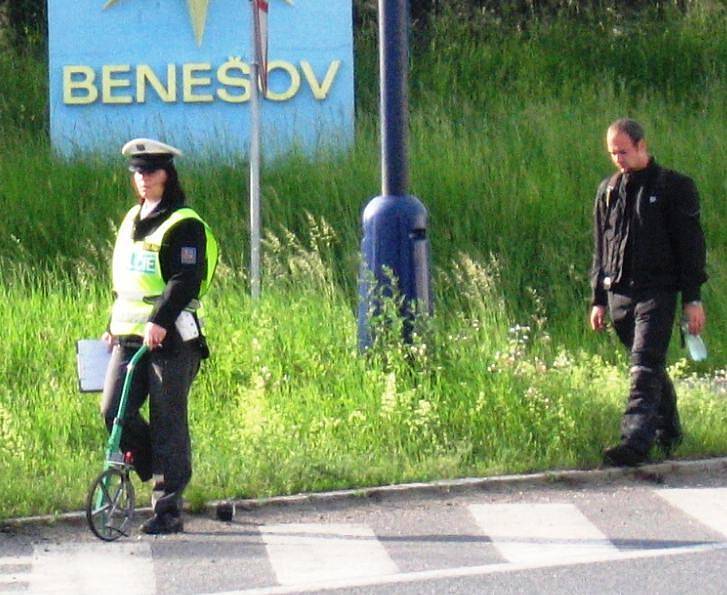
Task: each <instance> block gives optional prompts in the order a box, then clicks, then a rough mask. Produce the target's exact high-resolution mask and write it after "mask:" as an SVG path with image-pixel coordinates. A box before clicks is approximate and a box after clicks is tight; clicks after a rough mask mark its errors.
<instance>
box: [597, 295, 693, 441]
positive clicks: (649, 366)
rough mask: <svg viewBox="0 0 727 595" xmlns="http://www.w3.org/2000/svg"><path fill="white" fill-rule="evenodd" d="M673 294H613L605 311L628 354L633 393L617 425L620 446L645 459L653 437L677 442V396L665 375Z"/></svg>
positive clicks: (679, 433)
mask: <svg viewBox="0 0 727 595" xmlns="http://www.w3.org/2000/svg"><path fill="white" fill-rule="evenodd" d="M676 302H677V294H676V292H675V291H667V290H648V291H644V290H642V291H620V290H616V291H611V292H609V294H608V307H609V311H610V316H611V320H612V321H613V324H614V327H615V329H616V333H617V334H618V337H619V339H620V340H621V342H622V343H623V344H624V345H625V346H626V348H627V349H628V350H629V351H630V352H631V388H630V392H629V401H628V405H627V406H626V411H625V412H624V416H623V420H622V421H621V442H622V443H623V444H627V445H628V446H630V447H632V448H633V449H634V450H636V451H638V452H639V453H641V454H643V455H646V453H648V451H649V448H650V447H651V445H652V444H653V442H654V438H655V437H656V436H657V433H658V434H660V439H661V440H662V441H664V442H670V441H672V440H678V439H679V438H680V437H681V426H680V423H679V413H678V411H677V405H676V393H675V391H674V385H673V384H672V382H671V379H670V378H669V376H668V375H667V373H666V353H667V350H668V348H669V340H670V339H671V332H672V327H673V326H674V315H675V312H676Z"/></svg>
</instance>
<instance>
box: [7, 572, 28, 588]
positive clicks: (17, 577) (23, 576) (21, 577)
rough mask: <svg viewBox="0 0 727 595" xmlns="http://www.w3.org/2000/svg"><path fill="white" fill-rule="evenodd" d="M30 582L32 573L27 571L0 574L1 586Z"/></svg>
mask: <svg viewBox="0 0 727 595" xmlns="http://www.w3.org/2000/svg"><path fill="white" fill-rule="evenodd" d="M28 582H30V574H29V573H27V572H13V573H9V574H7V575H3V574H0V587H11V586H13V585H19V584H27V583H28Z"/></svg>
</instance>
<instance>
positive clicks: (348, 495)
mask: <svg viewBox="0 0 727 595" xmlns="http://www.w3.org/2000/svg"><path fill="white" fill-rule="evenodd" d="M722 471H727V457H719V458H712V459H699V460H671V461H664V462H660V463H653V464H648V465H641V466H639V467H626V468H625V467H609V468H603V469H600V468H599V469H586V470H581V469H568V470H556V471H543V472H538V473H526V474H521V475H498V476H492V477H465V478H461V479H451V480H437V481H431V482H421V483H405V484H396V485H388V486H374V487H367V488H357V489H347V490H335V491H330V492H311V493H302V494H294V495H291V496H273V497H270V498H250V499H240V500H229V501H227V502H234V504H235V506H236V507H237V508H241V509H243V510H252V509H255V508H262V507H269V506H296V505H304V504H315V503H325V502H335V501H341V500H365V499H384V498H395V497H398V496H410V495H412V494H432V493H434V494H436V493H457V492H465V491H467V490H479V491H487V490H488V489H492V490H495V489H497V488H503V487H523V488H524V487H527V486H529V485H543V484H547V485H557V484H564V485H571V486H572V485H584V484H588V483H599V482H608V481H609V480H613V479H620V478H632V479H634V480H643V481H651V482H656V483H661V482H663V480H664V478H665V477H666V476H669V475H671V476H675V475H683V476H688V475H695V474H699V473H716V472H722ZM220 502H224V501H214V502H210V503H209V504H207V507H206V508H207V510H208V511H209V512H214V510H215V509H216V506H217V504H219V503H220Z"/></svg>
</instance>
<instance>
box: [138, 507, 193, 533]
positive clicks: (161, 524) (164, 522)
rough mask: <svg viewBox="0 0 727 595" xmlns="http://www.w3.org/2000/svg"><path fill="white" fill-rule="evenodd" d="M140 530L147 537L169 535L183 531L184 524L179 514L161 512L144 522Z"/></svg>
mask: <svg viewBox="0 0 727 595" xmlns="http://www.w3.org/2000/svg"><path fill="white" fill-rule="evenodd" d="M140 529H141V531H142V532H143V533H146V534H147V535H169V534H171V533H179V532H181V531H183V530H184V523H183V522H182V515H181V514H176V515H175V514H173V513H171V512H163V513H161V514H155V515H154V516H153V517H151V518H150V519H147V520H146V521H144V523H143V524H142V525H141V527H140Z"/></svg>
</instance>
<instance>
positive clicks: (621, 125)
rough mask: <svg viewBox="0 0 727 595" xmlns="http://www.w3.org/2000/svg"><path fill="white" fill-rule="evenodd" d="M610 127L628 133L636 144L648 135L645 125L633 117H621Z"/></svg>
mask: <svg viewBox="0 0 727 595" xmlns="http://www.w3.org/2000/svg"><path fill="white" fill-rule="evenodd" d="M608 129H609V130H616V131H617V132H623V133H625V134H627V135H628V136H629V138H630V139H631V141H632V142H633V143H634V144H636V143H638V142H639V141H640V140H641V139H643V138H644V137H645V136H646V133H645V132H644V127H643V126H642V125H641V124H639V123H638V122H637V121H636V120H632V119H631V118H619V119H618V120H616V121H615V122H614V123H613V124H611V125H610V126H609V127H608Z"/></svg>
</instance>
